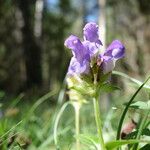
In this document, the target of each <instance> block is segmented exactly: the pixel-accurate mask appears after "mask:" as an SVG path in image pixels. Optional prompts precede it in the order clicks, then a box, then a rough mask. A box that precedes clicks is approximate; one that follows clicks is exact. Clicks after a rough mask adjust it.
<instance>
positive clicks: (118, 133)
mask: <svg viewBox="0 0 150 150" xmlns="http://www.w3.org/2000/svg"><path fill="white" fill-rule="evenodd" d="M149 79H150V76H149V77H148V78H147V79H146V80H145V81H144V83H143V84H142V85H141V86H140V87H139V88H138V90H137V91H136V92H135V93H134V95H133V96H132V97H131V99H130V100H129V102H128V104H127V105H126V107H125V109H124V111H123V113H122V115H121V119H120V121H119V126H118V130H117V137H116V140H119V139H120V132H121V128H122V124H123V121H124V118H125V116H126V113H127V111H128V109H129V106H130V105H131V103H132V102H133V100H134V98H135V97H136V95H137V94H138V93H139V92H140V90H141V89H142V88H143V87H144V85H145V84H146V82H147V81H148V80H149Z"/></svg>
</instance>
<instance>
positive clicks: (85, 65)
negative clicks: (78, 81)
mask: <svg viewBox="0 0 150 150" xmlns="http://www.w3.org/2000/svg"><path fill="white" fill-rule="evenodd" d="M89 70H90V64H89V61H87V60H86V59H85V60H84V61H83V62H82V63H80V62H78V61H77V59H76V58H75V57H72V58H71V61H70V65H69V68H68V73H67V74H68V75H71V76H73V75H75V74H76V75H80V74H88V73H89Z"/></svg>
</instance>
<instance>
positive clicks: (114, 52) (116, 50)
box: [99, 40, 125, 74]
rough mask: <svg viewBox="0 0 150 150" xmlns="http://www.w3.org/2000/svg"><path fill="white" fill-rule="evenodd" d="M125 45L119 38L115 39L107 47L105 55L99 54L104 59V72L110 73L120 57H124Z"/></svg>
mask: <svg viewBox="0 0 150 150" xmlns="http://www.w3.org/2000/svg"><path fill="white" fill-rule="evenodd" d="M124 55H125V47H124V45H123V44H122V43H121V42H120V41H119V40H114V41H113V42H112V43H111V44H110V45H109V46H108V48H107V49H106V51H105V52H104V54H103V55H99V59H101V60H102V67H103V73H104V74H106V73H109V72H111V71H112V70H113V69H114V68H115V63H116V61H117V60H118V59H120V58H122V57H124Z"/></svg>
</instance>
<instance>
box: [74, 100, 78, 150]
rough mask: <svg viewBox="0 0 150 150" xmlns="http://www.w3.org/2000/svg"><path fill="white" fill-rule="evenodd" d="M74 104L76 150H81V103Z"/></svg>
mask: <svg viewBox="0 0 150 150" xmlns="http://www.w3.org/2000/svg"><path fill="white" fill-rule="evenodd" d="M73 106H74V109H75V130H76V150H80V141H79V135H80V104H79V103H78V102H75V103H74V104H73Z"/></svg>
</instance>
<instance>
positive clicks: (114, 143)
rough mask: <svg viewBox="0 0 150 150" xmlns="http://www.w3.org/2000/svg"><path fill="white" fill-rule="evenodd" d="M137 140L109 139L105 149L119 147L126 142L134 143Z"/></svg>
mask: <svg viewBox="0 0 150 150" xmlns="http://www.w3.org/2000/svg"><path fill="white" fill-rule="evenodd" d="M138 142H139V140H117V141H111V142H108V143H106V144H105V146H106V148H107V150H113V149H114V148H117V147H120V146H122V145H126V144H134V143H138Z"/></svg>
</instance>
